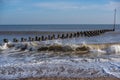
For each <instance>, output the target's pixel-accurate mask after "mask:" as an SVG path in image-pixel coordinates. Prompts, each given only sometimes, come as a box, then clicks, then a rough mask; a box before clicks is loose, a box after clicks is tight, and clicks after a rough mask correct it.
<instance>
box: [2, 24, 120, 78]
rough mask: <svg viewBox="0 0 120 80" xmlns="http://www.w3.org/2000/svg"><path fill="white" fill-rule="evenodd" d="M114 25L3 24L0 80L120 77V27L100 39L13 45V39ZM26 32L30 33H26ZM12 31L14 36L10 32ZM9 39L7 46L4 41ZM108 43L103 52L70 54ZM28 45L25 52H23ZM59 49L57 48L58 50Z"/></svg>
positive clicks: (111, 26)
mask: <svg viewBox="0 0 120 80" xmlns="http://www.w3.org/2000/svg"><path fill="white" fill-rule="evenodd" d="M112 28H113V25H92V24H91V25H0V30H1V31H0V44H1V46H0V78H1V79H19V78H27V77H99V76H108V75H112V76H115V77H118V78H120V45H119V42H120V25H117V26H116V31H114V32H108V33H105V34H102V35H99V36H93V37H79V38H71V39H64V40H61V39H58V40H47V41H41V42H39V41H34V42H29V41H28V42H18V43H14V42H12V39H13V38H17V39H20V38H21V37H24V38H28V37H29V36H30V37H35V36H42V35H44V36H47V35H48V34H49V35H53V34H55V35H57V34H62V33H66V32H77V31H88V30H97V29H112ZM26 31H27V33H26ZM11 32H12V33H11ZM4 38H6V39H9V43H8V44H9V45H14V46H13V47H8V46H7V44H6V43H3V39H4ZM106 43H107V44H108V43H118V44H113V45H110V46H108V47H106V48H104V49H93V48H91V47H92V46H89V47H90V50H89V52H88V53H87V54H84V55H81V54H77V55H76V54H75V53H76V52H74V53H73V52H72V51H69V48H70V49H73V50H74V49H76V48H77V47H80V46H82V45H87V44H98V45H99V44H104V45H105V44H106ZM26 45H27V48H25V50H21V48H24V47H25V46H26ZM56 45H57V46H58V45H59V46H62V48H64V50H65V49H66V50H67V51H68V52H66V51H49V50H46V51H38V49H39V48H41V47H50V46H56ZM55 48H56V47H55Z"/></svg>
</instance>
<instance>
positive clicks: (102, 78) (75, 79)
mask: <svg viewBox="0 0 120 80" xmlns="http://www.w3.org/2000/svg"><path fill="white" fill-rule="evenodd" d="M19 80H120V79H119V78H115V77H98V78H26V79H19Z"/></svg>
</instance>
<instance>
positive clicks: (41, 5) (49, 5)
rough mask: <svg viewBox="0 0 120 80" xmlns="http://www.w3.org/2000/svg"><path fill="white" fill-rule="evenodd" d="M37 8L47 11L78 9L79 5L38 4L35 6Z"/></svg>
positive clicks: (61, 3)
mask: <svg viewBox="0 0 120 80" xmlns="http://www.w3.org/2000/svg"><path fill="white" fill-rule="evenodd" d="M34 6H36V7H40V8H47V9H77V8H79V6H78V5H75V4H73V3H64V2H60V3H58V2H53V3H48V2H47V3H36V4H34Z"/></svg>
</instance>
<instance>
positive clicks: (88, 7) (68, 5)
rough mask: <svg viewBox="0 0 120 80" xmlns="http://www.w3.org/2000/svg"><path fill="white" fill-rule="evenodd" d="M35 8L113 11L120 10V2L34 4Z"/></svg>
mask: <svg viewBox="0 0 120 80" xmlns="http://www.w3.org/2000/svg"><path fill="white" fill-rule="evenodd" d="M33 5H34V6H35V7H38V8H44V9H58V10H68V9H69V10H70V9H71V10H73V9H76V10H94V9H100V10H113V9H115V8H117V9H119V8H120V2H115V1H111V0H110V1H109V2H108V3H106V4H80V3H77V2H76V3H75V2H73V3H70V2H43V3H34V4H33Z"/></svg>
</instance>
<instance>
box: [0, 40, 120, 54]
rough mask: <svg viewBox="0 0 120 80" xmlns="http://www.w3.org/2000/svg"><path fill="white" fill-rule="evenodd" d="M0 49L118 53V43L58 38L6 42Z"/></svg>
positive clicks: (119, 48) (119, 49) (119, 46)
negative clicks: (60, 39) (79, 41)
mask: <svg viewBox="0 0 120 80" xmlns="http://www.w3.org/2000/svg"><path fill="white" fill-rule="evenodd" d="M0 50H1V51H6V50H7V51H8V50H14V51H16V50H17V51H18V50H19V51H36V52H41V51H48V52H51V51H52V52H71V53H72V52H73V53H79V54H85V53H87V54H88V53H95V54H97V53H98V55H99V54H100V53H102V54H119V53H120V44H119V43H114V44H112V43H105V44H86V43H82V44H63V43H62V42H60V41H59V40H54V41H52V42H51V41H42V42H37V41H34V42H18V43H14V42H8V43H4V44H3V45H1V46H0Z"/></svg>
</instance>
